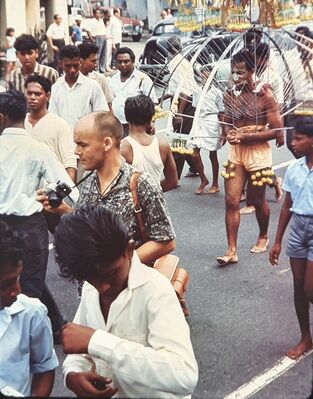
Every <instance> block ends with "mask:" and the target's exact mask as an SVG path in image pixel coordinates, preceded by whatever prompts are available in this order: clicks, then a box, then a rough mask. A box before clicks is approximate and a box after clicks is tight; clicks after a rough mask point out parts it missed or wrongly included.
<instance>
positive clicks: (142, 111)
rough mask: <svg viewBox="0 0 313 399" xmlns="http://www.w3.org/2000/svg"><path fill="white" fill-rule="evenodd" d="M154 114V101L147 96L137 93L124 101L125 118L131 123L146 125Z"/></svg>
mask: <svg viewBox="0 0 313 399" xmlns="http://www.w3.org/2000/svg"><path fill="white" fill-rule="evenodd" d="M154 114H155V107H154V103H153V101H152V100H151V98H150V97H149V96H146V95H144V94H139V95H138V96H135V97H128V98H127V100H126V102H125V118H126V121H127V122H128V123H131V124H132V125H137V126H140V125H146V124H147V123H150V122H151V120H152V117H153V115H154Z"/></svg>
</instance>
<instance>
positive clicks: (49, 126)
mask: <svg viewBox="0 0 313 399" xmlns="http://www.w3.org/2000/svg"><path fill="white" fill-rule="evenodd" d="M28 118H29V114H27V115H26V118H25V129H26V130H27V131H29V133H30V134H31V136H32V138H34V139H35V140H38V141H40V142H42V143H45V144H47V146H48V147H49V148H50V150H51V151H52V152H53V153H54V154H55V155H56V157H57V158H58V160H59V161H60V162H61V164H62V165H63V166H64V168H76V167H77V159H76V155H75V154H74V148H75V145H74V141H73V133H72V131H71V128H70V127H69V125H68V123H67V122H66V121H65V120H64V119H62V118H60V117H59V116H58V115H55V114H53V113H51V112H49V113H47V114H46V115H45V116H44V117H43V118H41V119H40V120H39V121H38V122H37V123H36V124H35V126H33V125H32V124H31V123H30V122H29V120H28Z"/></svg>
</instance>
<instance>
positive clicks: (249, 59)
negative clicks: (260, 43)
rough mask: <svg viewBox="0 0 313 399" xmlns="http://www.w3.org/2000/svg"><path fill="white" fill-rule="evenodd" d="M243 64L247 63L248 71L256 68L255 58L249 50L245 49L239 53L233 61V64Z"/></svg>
mask: <svg viewBox="0 0 313 399" xmlns="http://www.w3.org/2000/svg"><path fill="white" fill-rule="evenodd" d="M241 62H244V63H245V65H246V68H247V71H252V70H253V69H254V67H255V66H254V59H253V56H252V54H251V53H250V51H248V50H245V49H243V50H240V51H238V53H236V54H234V55H233V57H232V59H231V63H232V64H239V63H241Z"/></svg>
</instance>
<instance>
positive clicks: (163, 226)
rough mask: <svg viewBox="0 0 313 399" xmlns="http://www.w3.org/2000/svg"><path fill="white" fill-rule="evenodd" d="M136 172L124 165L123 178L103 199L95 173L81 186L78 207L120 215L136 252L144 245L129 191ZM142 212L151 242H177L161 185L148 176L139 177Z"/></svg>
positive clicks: (118, 179)
mask: <svg viewBox="0 0 313 399" xmlns="http://www.w3.org/2000/svg"><path fill="white" fill-rule="evenodd" d="M135 170H136V169H135V168H133V167H132V166H131V165H129V164H128V163H126V162H123V163H122V166H121V171H120V175H119V176H118V178H117V179H116V182H115V184H114V185H112V187H111V189H110V191H109V192H108V194H107V195H105V196H102V195H101V191H100V189H99V180H98V176H97V172H94V173H92V174H91V175H90V176H89V177H88V178H87V179H86V180H85V181H84V182H82V183H81V184H80V185H79V193H80V195H79V199H78V204H77V205H81V204H96V203H98V204H99V205H100V206H103V207H104V208H106V209H109V210H110V211H112V212H114V213H115V214H117V215H119V216H120V217H121V218H122V220H123V222H124V223H125V225H126V226H127V230H128V234H129V237H130V238H132V239H133V240H135V245H136V248H137V247H139V246H140V245H141V244H143V239H142V237H141V234H140V228H139V225H138V221H137V216H136V213H135V211H134V201H133V197H132V193H131V191H130V178H131V176H132V174H133V173H134V171H135ZM137 192H138V197H139V202H140V205H141V208H142V211H143V219H144V222H145V233H146V235H147V237H148V239H149V240H151V241H159V242H162V241H168V240H172V239H174V238H175V232H174V228H173V224H172V220H171V218H170V216H169V213H168V209H167V205H166V203H165V200H164V196H163V193H162V192H161V189H160V187H159V184H158V183H157V181H156V180H155V179H153V177H151V176H149V175H148V174H146V173H142V174H141V175H140V178H139V181H138V187H137Z"/></svg>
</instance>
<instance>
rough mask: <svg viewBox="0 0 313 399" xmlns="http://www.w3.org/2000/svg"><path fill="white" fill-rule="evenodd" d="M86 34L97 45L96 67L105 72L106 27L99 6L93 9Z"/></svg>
mask: <svg viewBox="0 0 313 399" xmlns="http://www.w3.org/2000/svg"><path fill="white" fill-rule="evenodd" d="M86 31H87V34H88V36H89V38H90V39H91V41H92V42H93V43H95V45H96V46H97V47H98V49H99V51H98V69H99V72H100V73H104V72H105V56H106V45H107V28H106V26H105V24H104V21H103V18H102V16H101V10H100V8H96V9H95V10H94V18H93V19H92V21H91V23H90V25H89V27H88V30H87V29H86Z"/></svg>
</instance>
